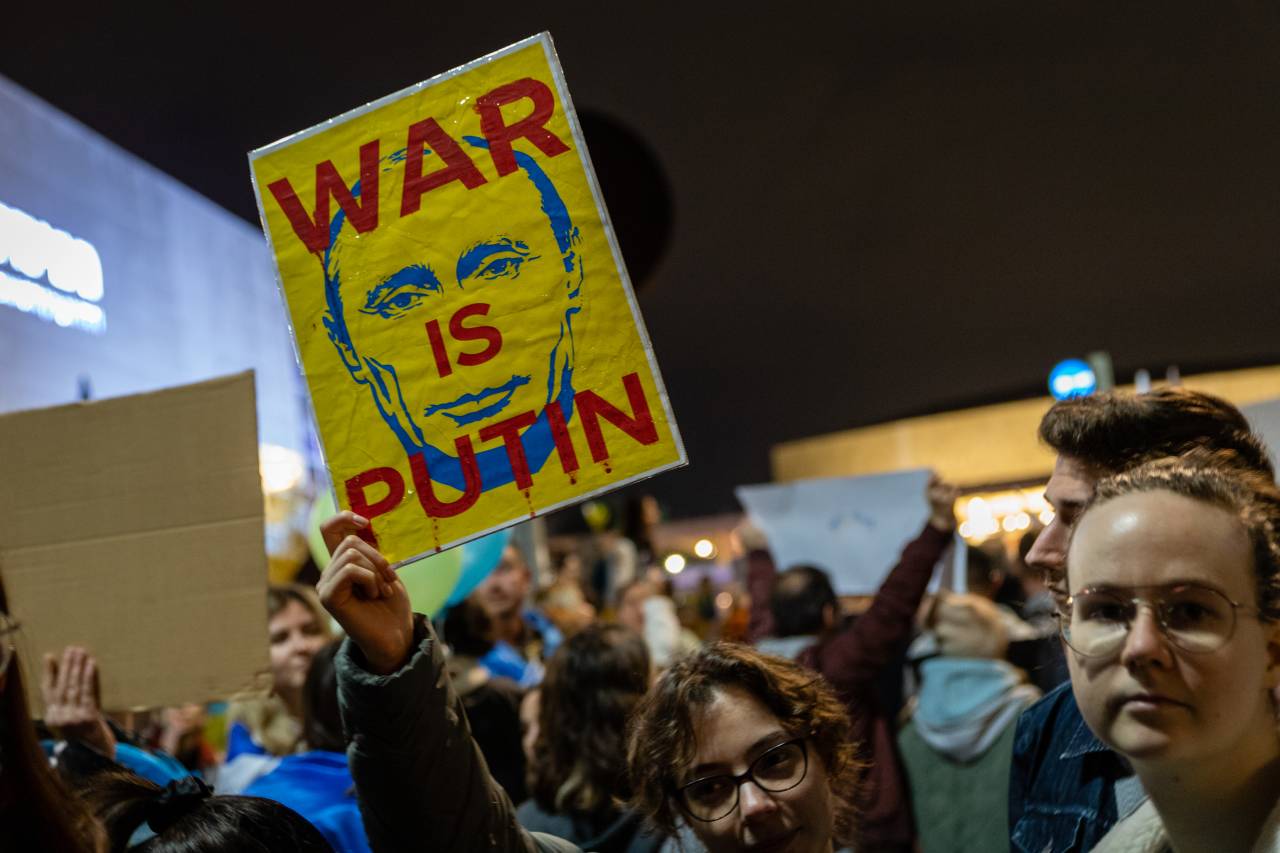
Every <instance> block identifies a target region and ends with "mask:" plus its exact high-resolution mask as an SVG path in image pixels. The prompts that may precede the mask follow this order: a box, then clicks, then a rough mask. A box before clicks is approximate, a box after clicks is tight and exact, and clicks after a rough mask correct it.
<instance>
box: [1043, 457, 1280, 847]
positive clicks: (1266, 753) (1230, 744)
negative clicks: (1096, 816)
mask: <svg viewBox="0 0 1280 853" xmlns="http://www.w3.org/2000/svg"><path fill="white" fill-rule="evenodd" d="M1067 578H1068V583H1069V586H1070V590H1071V595H1070V597H1069V599H1068V602H1067V610H1066V612H1065V613H1064V614H1063V619H1062V636H1063V639H1064V640H1065V641H1066V643H1067V645H1068V647H1069V649H1070V652H1071V653H1069V654H1068V661H1067V662H1068V666H1069V667H1070V670H1071V684H1072V689H1073V691H1074V693H1075V695H1076V699H1077V701H1078V702H1079V704H1080V709H1081V711H1082V712H1083V714H1084V717H1085V720H1086V722H1087V723H1088V724H1089V727H1090V728H1091V729H1093V731H1094V733H1095V734H1097V736H1098V737H1099V738H1100V739H1101V740H1102V741H1103V742H1105V743H1106V744H1107V745H1108V746H1110V747H1111V748H1112V749H1114V750H1116V751H1117V752H1119V753H1121V754H1122V755H1124V757H1125V758H1126V759H1127V760H1128V761H1129V762H1130V764H1131V765H1132V766H1133V768H1134V770H1135V772H1136V773H1137V776H1138V778H1139V779H1140V780H1141V782H1142V785H1143V788H1144V789H1145V790H1146V792H1147V794H1148V797H1149V799H1148V801H1147V802H1146V803H1144V804H1143V805H1142V806H1140V807H1139V808H1138V809H1137V810H1136V811H1135V812H1133V813H1132V814H1131V815H1130V816H1129V817H1127V818H1125V819H1124V820H1122V821H1121V822H1120V823H1118V824H1117V825H1116V826H1115V827H1113V828H1112V830H1111V832H1110V833H1108V835H1107V836H1106V837H1105V838H1104V839H1103V840H1102V842H1101V843H1100V844H1099V846H1098V847H1096V848H1095V849H1096V850H1099V851H1130V850H1134V851H1153V853H1155V851H1166V850H1173V851H1177V853H1193V851H1213V853H1233V851H1241V852H1242V853H1243V851H1250V850H1280V810H1277V808H1276V802H1277V798H1278V797H1280V735H1278V734H1277V727H1276V708H1275V703H1274V700H1273V698H1272V690H1273V689H1274V688H1275V687H1276V686H1277V684H1280V624H1277V621H1276V620H1277V618H1278V617H1280V492H1277V490H1276V487H1275V485H1274V484H1273V483H1272V482H1271V481H1269V480H1266V479H1263V478H1261V477H1258V476H1257V475H1253V474H1248V473H1243V472H1238V471H1234V470H1228V469H1221V468H1211V467H1198V466H1197V464H1196V462H1195V460H1194V459H1186V458H1184V459H1182V460H1162V461H1160V462H1156V463H1152V464H1150V465H1146V466H1143V467H1141V468H1139V469H1136V470H1134V471H1132V472H1129V473H1126V474H1121V475H1117V476H1115V477H1112V478H1110V479H1107V480H1104V481H1103V482H1102V483H1100V484H1099V485H1098V489H1097V493H1096V497H1095V498H1094V501H1093V504H1092V505H1091V506H1090V508H1089V509H1088V511H1087V512H1086V513H1085V514H1084V516H1082V518H1081V519H1080V521H1079V522H1078V524H1077V527H1076V530H1075V534H1074V537H1073V539H1072V542H1071V547H1070V551H1069V554H1068V561H1067Z"/></svg>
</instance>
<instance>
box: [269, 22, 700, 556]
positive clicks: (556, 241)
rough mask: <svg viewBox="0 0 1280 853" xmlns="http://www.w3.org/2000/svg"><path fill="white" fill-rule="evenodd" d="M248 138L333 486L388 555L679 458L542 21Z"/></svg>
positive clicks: (435, 545)
mask: <svg viewBox="0 0 1280 853" xmlns="http://www.w3.org/2000/svg"><path fill="white" fill-rule="evenodd" d="M249 160H250V166H251V171H252V176H253V182H254V188H255V191H256V192H257V195H258V205H259V209H260V211H261V214H262V220H263V228H264V230H265V231H266V234H267V238H268V240H269V241H270V243H271V247H272V251H273V253H274V255H275V259H276V265H277V269H278V272H279V279H280V284H281V289H282V291H283V293H284V296H285V300H286V302H287V303H288V308H289V314H290V319H291V324H292V328H293V334H294V340H295V343H296V345H297V349H298V357H299V360H300V362H301V364H302V368H303V371H304V373H305V375H306V380H307V385H308V388H309V389H310V392H311V400H312V406H313V409H314V412H315V417H316V422H317V426H318V429H319V434H320V440H321V444H322V448H323V452H324V456H325V464H326V466H327V467H328V470H329V474H330V476H331V478H332V481H333V487H334V492H335V496H336V498H337V501H338V504H339V506H340V507H342V508H344V509H351V510H353V511H355V512H357V513H359V514H361V515H363V516H365V517H366V518H369V519H370V520H371V522H372V524H371V530H370V533H369V537H370V538H371V539H372V541H374V542H375V544H377V546H378V547H379V548H380V549H381V550H382V551H383V552H384V553H385V554H386V555H387V557H388V558H389V559H390V560H391V561H392V562H393V563H395V564H400V563H404V562H407V561H409V560H412V559H414V558H416V557H418V556H421V555H423V554H428V553H433V552H435V551H438V550H441V549H443V548H448V547H450V546H452V545H456V544H459V543H461V542H464V541H466V540H468V539H471V538H474V537H476V536H479V535H482V534H484V533H487V532H489V531H492V530H495V529H497V528H500V527H503V526H506V525H509V524H512V523H515V522H517V521H520V520H522V519H526V518H529V517H531V516H533V515H537V514H541V513H544V512H547V511H549V510H552V509H555V508H557V507H560V506H564V505H565V504H568V503H572V502H575V501H578V500H581V499H583V498H586V497H588V496H590V495H593V494H597V493H599V492H601V491H604V490H606V489H612V488H616V487H618V486H621V485H624V484H626V483H629V482H632V481H634V480H637V479H641V478H644V477H648V476H652V475H653V474H656V473H658V472H659V471H663V470H665V469H668V468H672V467H676V466H679V465H683V464H684V463H685V454H684V447H683V444H682V443H681V440H680V435H679V431H678V429H677V427H676V423H675V419H674V417H673V416H672V413H671V409H670V405H669V403H668V401H667V395H666V391H665V390H664V388H663V384H662V379H661V377H660V375H659V373H658V367H657V364H656V362H655V361H654V357H653V350H652V348H651V346H650V344H649V339H648V335H647V334H646V332H645V329H644V325H643V321H642V320H641V317H640V313H639V310H638V308H637V306H636V301H635V296H634V294H633V292H632V289H631V285H630V282H629V280H628V278H627V273H626V269H625V267H624V266H623V263H622V257H621V254H620V253H619V251H618V246H617V243H616V240H615V238H614V234H613V229H612V227H611V226H610V224H609V217H608V213H607V211H606V210H605V207H604V203H603V201H602V198H601V196H600V192H599V188H598V187H597V185H596V180H595V174H594V172H593V171H592V168H591V162H590V159H589V158H588V155H587V149H586V146H585V145H584V144H583V140H582V133H581V129H580V127H579V125H578V121H577V117H576V116H575V114H574V111H573V106H572V104H571V102H570V100H569V93H568V91H567V89H566V87H565V85H564V78H563V74H562V72H561V70H560V66H559V63H558V61H557V59H556V56H555V51H554V49H553V47H552V44H551V39H550V37H549V36H548V35H547V34H545V33H544V34H542V35H539V36H535V37H533V38H530V39H527V40H525V41H522V42H519V43H517V44H515V45H512V46H511V47H508V48H506V49H504V50H501V51H498V52H497V53H493V54H490V55H489V56H485V57H483V58H481V59H478V60H476V61H474V62H471V63H469V64H467V65H465V66H463V67H461V68H457V69H455V70H453V71H450V72H448V73H446V74H442V75H440V76H438V77H435V78H432V79H430V80H427V81H426V82H424V83H420V84H418V85H416V86H412V87H410V88H408V89H405V90H404V91H401V92H397V93H396V94H393V95H390V96H388V97H386V98H383V99H381V100H379V101H375V102H374V103H371V104H368V105H366V106H364V107H360V108H359V109H356V110H353V111H351V112H349V113H346V114H344V115H341V116H338V117H337V118H334V119H331V120H330V121H327V122H324V123H323V124H320V125H317V126H316V127H313V128H311V129H309V130H305V131H302V132H301V133H298V134H295V135H294V136H291V137H288V138H287V139H284V140H282V141H280V142H277V143H275V144H273V145H269V146H267V147H265V148H262V149H259V150H257V151H254V152H253V153H251V154H250V155H249Z"/></svg>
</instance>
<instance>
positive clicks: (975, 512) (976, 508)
mask: <svg viewBox="0 0 1280 853" xmlns="http://www.w3.org/2000/svg"><path fill="white" fill-rule="evenodd" d="M966 515H968V516H969V517H970V518H974V519H977V518H990V517H991V507H990V506H989V505H988V504H987V502H986V501H984V500H983V499H982V498H974V499H973V500H971V501H969V506H968V511H967V512H966Z"/></svg>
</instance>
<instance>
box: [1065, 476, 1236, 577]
mask: <svg viewBox="0 0 1280 853" xmlns="http://www.w3.org/2000/svg"><path fill="white" fill-rule="evenodd" d="M1252 559H1253V558H1252V552H1251V548H1250V544H1249V539H1248V536H1247V535H1246V534H1245V531H1244V529H1243V527H1242V526H1241V525H1240V523H1239V522H1238V521H1237V520H1236V519H1235V518H1234V517H1233V516H1232V514H1231V513H1229V512H1228V511H1226V510H1225V509H1222V508H1221V507H1217V506H1213V505H1211V504H1207V503H1204V502H1203V501H1198V500H1195V499H1192V498H1189V497H1185V496H1182V495H1176V494H1173V493H1171V492H1165V491H1154V492H1137V493H1134V494H1128V495H1122V496H1120V497H1118V498H1114V499H1112V500H1109V501H1107V502H1106V503H1103V504H1101V505H1099V506H1097V507H1095V508H1093V509H1092V510H1090V511H1089V512H1088V513H1087V514H1086V515H1085V517H1084V518H1083V519H1082V520H1081V522H1080V524H1079V525H1078V526H1077V529H1076V532H1075V536H1074V537H1073V538H1072V543H1071V551H1070V555H1069V557H1068V564H1069V566H1070V571H1071V576H1072V584H1073V586H1091V585H1096V584H1114V585H1117V586H1143V585H1159V584H1164V583H1173V582H1177V581H1189V580H1200V581H1205V582H1209V583H1211V585H1214V586H1218V587H1220V588H1222V589H1225V590H1227V591H1228V592H1229V593H1231V594H1232V595H1233V596H1241V595H1246V594H1247V593H1248V590H1249V588H1250V587H1251V586H1252V579H1251V575H1252Z"/></svg>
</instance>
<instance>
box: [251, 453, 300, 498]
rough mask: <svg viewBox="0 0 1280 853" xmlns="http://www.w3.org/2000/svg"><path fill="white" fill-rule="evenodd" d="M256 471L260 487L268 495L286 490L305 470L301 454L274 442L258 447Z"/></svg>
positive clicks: (294, 483)
mask: <svg viewBox="0 0 1280 853" xmlns="http://www.w3.org/2000/svg"><path fill="white" fill-rule="evenodd" d="M258 471H259V473H260V474H261V475H262V489H263V491H265V492H266V493H267V494H269V495H274V494H278V493H280V492H287V491H288V490H289V489H292V488H293V487H294V486H296V485H298V483H299V482H300V481H301V480H302V475H303V474H304V473H305V472H306V466H305V465H304V464H303V461H302V456H301V454H299V453H297V452H296V451H293V450H290V449H289V448H287V447H280V446H279V445H276V444H264V445H262V446H260V447H259V448H258Z"/></svg>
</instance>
